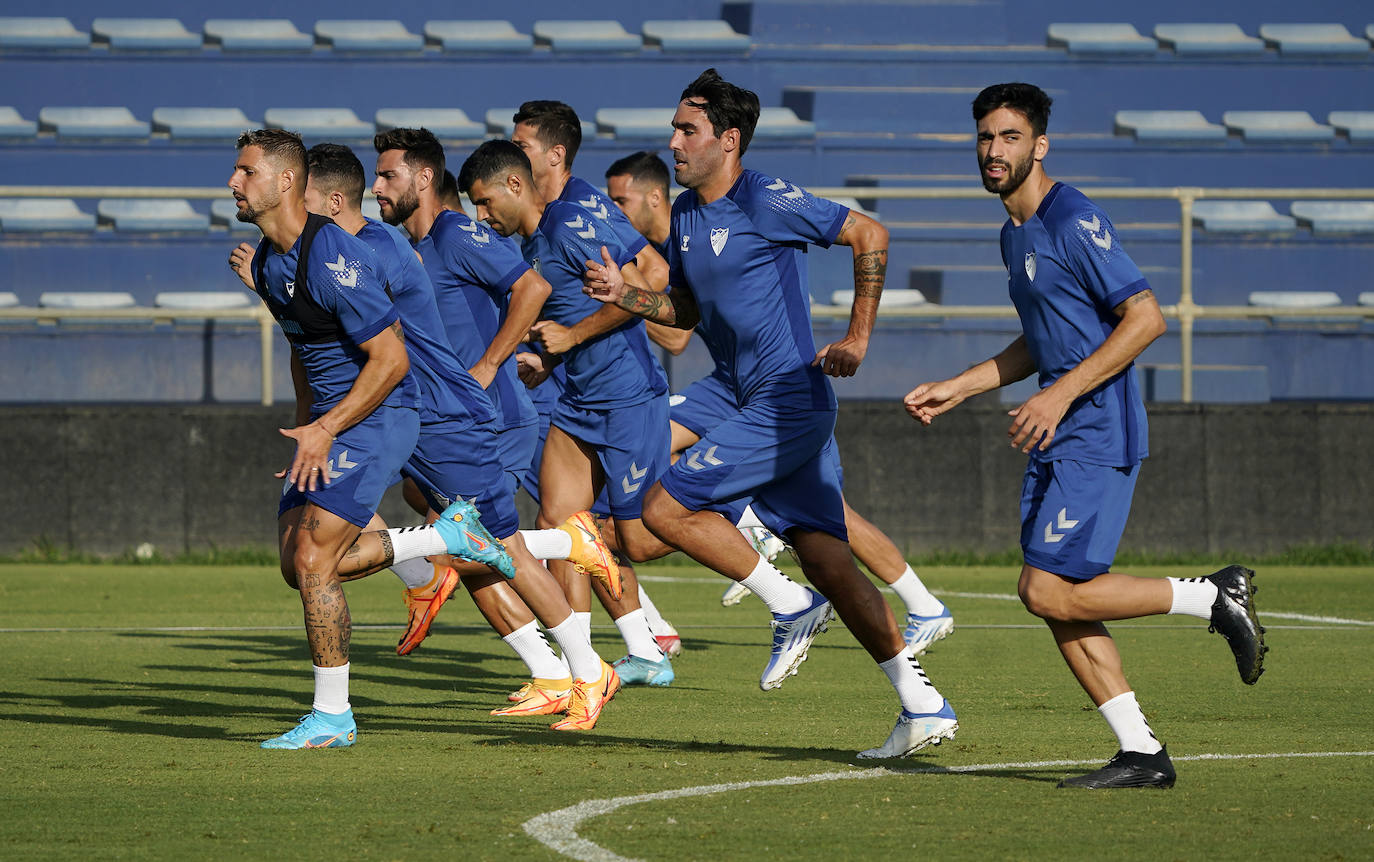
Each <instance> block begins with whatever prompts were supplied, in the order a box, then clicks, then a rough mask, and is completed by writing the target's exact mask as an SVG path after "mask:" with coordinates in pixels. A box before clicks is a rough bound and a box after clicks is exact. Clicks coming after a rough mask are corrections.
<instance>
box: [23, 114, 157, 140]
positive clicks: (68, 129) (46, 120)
mask: <svg viewBox="0 0 1374 862" xmlns="http://www.w3.org/2000/svg"><path fill="white" fill-rule="evenodd" d="M38 125H39V127H40V128H41V129H42V130H43V131H45V132H56V133H57V136H58V137H59V138H146V137H148V134H149V132H150V131H151V127H150V126H149V125H148V124H147V123H145V122H143V121H142V120H139V119H137V118H135V117H134V115H133V112H131V111H130V110H129V109H128V108H121V107H109V108H41V109H39V111H38Z"/></svg>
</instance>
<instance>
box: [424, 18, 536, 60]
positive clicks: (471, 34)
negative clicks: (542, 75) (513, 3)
mask: <svg viewBox="0 0 1374 862" xmlns="http://www.w3.org/2000/svg"><path fill="white" fill-rule="evenodd" d="M425 36H426V37H427V38H428V39H429V41H431V42H436V43H438V45H439V47H440V48H442V49H443V50H445V51H454V52H457V53H469V52H477V53H522V52H527V51H530V50H532V49H533V48H534V37H533V36H531V35H529V34H528V33H521V32H519V31H518V30H516V29H515V25H514V24H512V23H511V22H509V21H427V22H425Z"/></svg>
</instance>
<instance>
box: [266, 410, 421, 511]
mask: <svg viewBox="0 0 1374 862" xmlns="http://www.w3.org/2000/svg"><path fill="white" fill-rule="evenodd" d="M419 436H420V414H419V412H418V411H416V410H415V409H414V408H411V407H386V406H382V407H378V408H377V409H376V410H374V411H372V413H371V414H370V415H369V416H367V417H366V418H365V419H363V420H362V421H361V422H359V423H357V424H356V425H354V426H353V427H351V428H349V429H347V430H346V431H344V432H343V433H342V434H340V435H339V436H338V437H337V438H336V439H335V440H334V443H333V444H332V445H331V446H330V447H329V468H328V469H329V484H327V485H326V484H323V483H320V486H319V487H318V488H316V489H315V490H313V491H299V490H297V489H296V485H295V483H293V482H291V481H290V480H289V479H288V480H287V481H286V482H285V483H284V484H283V485H282V490H281V502H280V503H278V504H277V517H278V518H280V517H281V516H282V514H283V513H284V512H288V511H290V510H291V509H295V508H298V507H300V506H304V505H305V504H306V503H314V504H315V505H316V506H319V507H320V508H321V509H324V510H325V511H327V512H333V513H334V514H335V515H338V516H339V517H340V518H343V519H344V520H345V521H348V522H349V523H350V524H353V525H354V526H357V527H366V526H367V522H368V521H371V520H372V515H373V514H374V513H375V512H376V511H377V506H378V505H380V504H381V502H382V495H383V494H384V493H386V489H387V488H389V487H391V484H392V483H393V482H394V481H395V476H396V474H397V472H398V471H399V470H400V469H401V465H402V464H404V463H405V462H406V459H407V458H409V457H410V454H411V453H412V452H414V451H415V443H416V441H417V440H418V439H419Z"/></svg>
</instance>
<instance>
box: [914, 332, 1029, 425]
mask: <svg viewBox="0 0 1374 862" xmlns="http://www.w3.org/2000/svg"><path fill="white" fill-rule="evenodd" d="M1034 372H1035V363H1034V361H1032V360H1031V355H1030V350H1029V349H1027V347H1026V336H1024V335H1021V336H1018V337H1017V339H1016V340H1015V341H1013V342H1012V343H1011V344H1008V345H1007V346H1006V348H1004V349H1003V350H1002V352H1001V353H999V354H997V355H996V356H994V357H992V358H991V359H987V360H984V361H982V362H980V363H978V364H977V365H975V366H973V367H972V368H970V369H968V370H967V371H965V372H963V373H962V374H959V375H957V376H955V377H951V378H949V379H948V380H940V381H937V382H934V383H922V384H921V385H920V386H917V387H916V388H915V389H913V390H911V391H910V392H908V393H907V395H906V397H905V398H903V399H902V404H903V406H905V407H906V412H908V413H910V414H911V417H912V418H913V419H915V420H916V421H918V422H920V423H921V424H922V425H929V424H930V423H931V422H934V421H935V417H936V416H939V415H940V414H941V413H948V412H949V411H950V410H953V409H954V408H955V407H957V406H958V405H959V404H961V403H962V402H964V401H966V400H968V399H969V398H972V397H973V396H975V395H981V394H982V393H984V392H988V391H990V390H993V389H997V388H999V387H1002V386H1006V385H1007V384H1009V383H1015V382H1016V381H1018V380H1023V379H1025V378H1026V377H1028V376H1029V375H1031V374H1033V373H1034Z"/></svg>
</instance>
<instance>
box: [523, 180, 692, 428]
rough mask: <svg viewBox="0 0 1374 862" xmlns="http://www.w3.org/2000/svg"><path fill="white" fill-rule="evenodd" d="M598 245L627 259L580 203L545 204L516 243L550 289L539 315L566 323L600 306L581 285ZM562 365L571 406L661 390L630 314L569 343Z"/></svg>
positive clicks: (664, 385)
mask: <svg viewBox="0 0 1374 862" xmlns="http://www.w3.org/2000/svg"><path fill="white" fill-rule="evenodd" d="M641 239H643V237H641ZM603 245H604V246H605V247H606V250H607V251H608V252H609V253H610V255H611V257H612V258H613V259H614V260H615V261H616V263H618V264H620V265H621V266H624V265H625V264H627V263H629V262H631V261H633V260H634V255H633V254H631V253H630V252H629V251H628V250H627V249H626V248H625V247H624V245H622V244H621V242H620V240H619V238H618V237H617V236H616V235H615V234H614V233H613V232H612V231H611V230H609V229H608V228H607V227H606V226H605V225H604V224H603V223H602V222H601V221H600V220H599V219H597V218H596V217H595V216H593V215H591V214H589V213H588V212H587V211H586V210H585V209H584V208H583V207H581V206H579V205H578V204H571V203H568V202H566V201H550V202H549V203H548V204H547V205H546V206H545V208H544V215H543V217H542V218H541V219H540V220H539V228H538V229H537V230H536V231H535V232H534V233H533V234H532V235H531V236H530V237H529V238H528V239H526V240H525V242H524V245H523V246H522V247H521V252H522V253H523V254H524V256H525V260H527V261H529V262H530V265H532V266H533V267H534V268H535V269H536V270H538V271H539V273H540V274H541V275H543V276H544V278H545V279H546V280H547V281H548V282H549V285H550V286H551V287H552V288H553V292H552V293H550V294H549V298H548V299H547V300H546V301H545V302H544V310H543V313H542V314H541V315H540V317H541V318H543V319H545V320H552V321H554V322H556V323H561V324H562V325H564V326H572V325H574V324H576V323H578V322H579V321H581V320H582V319H584V318H586V317H588V316H590V315H592V314H594V313H595V312H596V311H597V310H598V309H600V308H601V307H602V303H600V302H598V301H596V300H595V299H592V298H591V297H590V296H587V295H586V294H585V293H583V292H582V274H583V273H584V272H586V271H587V261H589V260H590V261H596V262H600V261H601V247H602V246H603ZM563 367H564V371H565V372H566V374H567V382H566V387H565V389H564V391H563V395H562V399H563V401H565V402H568V403H569V404H572V405H574V406H577V407H583V408H592V409H608V408H612V407H629V406H632V405H635V404H642V403H643V402H645V401H648V400H649V399H650V398H653V397H654V396H656V395H662V394H663V393H665V392H667V391H668V379H667V377H666V376H664V374H663V369H662V368H661V367H660V366H659V364H658V360H657V359H656V358H655V357H654V355H653V352H652V351H651V350H650V349H649V337H648V335H646V334H645V332H644V321H643V320H640V319H639V318H637V317H633V318H631V319H630V320H627V321H626V322H625V323H623V324H621V325H620V326H618V327H616V328H615V329H613V330H611V331H610V332H606V333H602V334H601V335H598V336H597V337H595V338H592V339H588V340H587V341H584V342H583V343H581V344H579V345H577V346H576V347H574V348H573V349H571V350H569V351H568V352H567V353H566V354H564V356H563Z"/></svg>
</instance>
